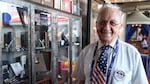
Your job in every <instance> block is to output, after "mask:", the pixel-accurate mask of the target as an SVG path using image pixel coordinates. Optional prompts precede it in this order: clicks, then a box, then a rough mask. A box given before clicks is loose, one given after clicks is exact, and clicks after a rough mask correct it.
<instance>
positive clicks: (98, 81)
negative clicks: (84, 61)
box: [92, 46, 109, 84]
mask: <svg viewBox="0 0 150 84" xmlns="http://www.w3.org/2000/svg"><path fill="white" fill-rule="evenodd" d="M101 49H102V52H101V54H100V58H99V59H98V60H97V63H96V65H95V67H94V68H93V71H92V84H105V81H106V80H105V76H104V75H105V74H106V69H107V54H106V52H107V50H108V49H109V46H103V47H101Z"/></svg>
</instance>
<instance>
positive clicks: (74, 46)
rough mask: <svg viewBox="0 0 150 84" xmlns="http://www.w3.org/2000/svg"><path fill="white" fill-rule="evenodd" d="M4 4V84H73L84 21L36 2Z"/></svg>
mask: <svg viewBox="0 0 150 84" xmlns="http://www.w3.org/2000/svg"><path fill="white" fill-rule="evenodd" d="M0 4H1V9H0V35H1V36H0V66H1V67H0V75H1V77H2V78H1V79H0V84H21V83H23V84H62V83H67V84H71V82H72V77H71V74H72V71H73V69H74V66H75V64H76V60H77V58H78V56H79V52H80V49H81V47H82V45H81V44H82V43H81V42H82V41H81V40H82V36H81V35H82V34H81V30H82V29H81V26H82V25H81V17H80V16H78V15H74V14H71V13H67V12H64V11H61V10H57V9H53V8H51V7H49V6H45V5H42V4H38V3H34V2H32V1H21V0H14V1H12V0H7V1H5V0H1V1H0Z"/></svg>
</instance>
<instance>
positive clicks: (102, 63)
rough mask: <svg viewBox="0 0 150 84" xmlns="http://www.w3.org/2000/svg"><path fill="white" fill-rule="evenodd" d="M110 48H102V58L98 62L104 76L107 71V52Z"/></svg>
mask: <svg viewBox="0 0 150 84" xmlns="http://www.w3.org/2000/svg"><path fill="white" fill-rule="evenodd" d="M109 47H110V46H103V47H101V49H102V52H101V54H100V58H99V59H98V60H97V63H98V64H99V67H100V69H101V71H102V72H103V74H104V75H105V74H106V69H107V50H108V49H109Z"/></svg>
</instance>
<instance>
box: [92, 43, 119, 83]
mask: <svg viewBox="0 0 150 84" xmlns="http://www.w3.org/2000/svg"><path fill="white" fill-rule="evenodd" d="M97 48H98V42H97V44H96V46H95V49H94V54H93V60H92V65H91V71H90V78H91V81H92V71H93V66H94V62H95V60H94V57H95V55H96V50H97ZM118 48H119V42H118V40H117V41H116V46H115V49H114V53H113V54H112V59H111V63H110V65H109V67H108V72H107V78H106V84H108V80H109V77H110V73H111V70H112V66H113V64H114V60H115V57H116V55H117V52H118Z"/></svg>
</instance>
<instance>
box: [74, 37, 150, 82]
mask: <svg viewBox="0 0 150 84" xmlns="http://www.w3.org/2000/svg"><path fill="white" fill-rule="evenodd" d="M118 41H119V51H118V53H117V55H116V58H115V61H114V64H113V68H112V70H111V74H110V79H109V82H108V84H148V81H147V77H146V74H145V70H144V67H143V63H142V60H141V55H140V53H139V52H138V51H137V49H136V48H135V47H134V46H132V45H130V44H127V43H125V42H123V41H121V40H118ZM110 45H111V46H112V47H114V46H115V42H112V43H111V44H110ZM95 46H96V43H93V44H90V45H88V46H87V47H85V48H84V49H83V50H82V51H81V53H80V56H79V58H78V61H77V65H76V68H75V70H74V73H73V77H76V78H77V79H80V80H84V81H85V84H90V83H91V81H90V71H91V64H92V60H93V53H94V48H95ZM101 46H102V44H101V42H100V41H99V44H98V49H99V48H100V47H101ZM109 53H110V54H109V56H108V61H107V63H108V65H109V64H110V61H111V58H112V53H113V48H112V49H110V52H109ZM96 56H97V57H98V55H96ZM97 57H96V58H97ZM96 58H95V59H96ZM107 69H108V68H107ZM106 74H107V72H106Z"/></svg>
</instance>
